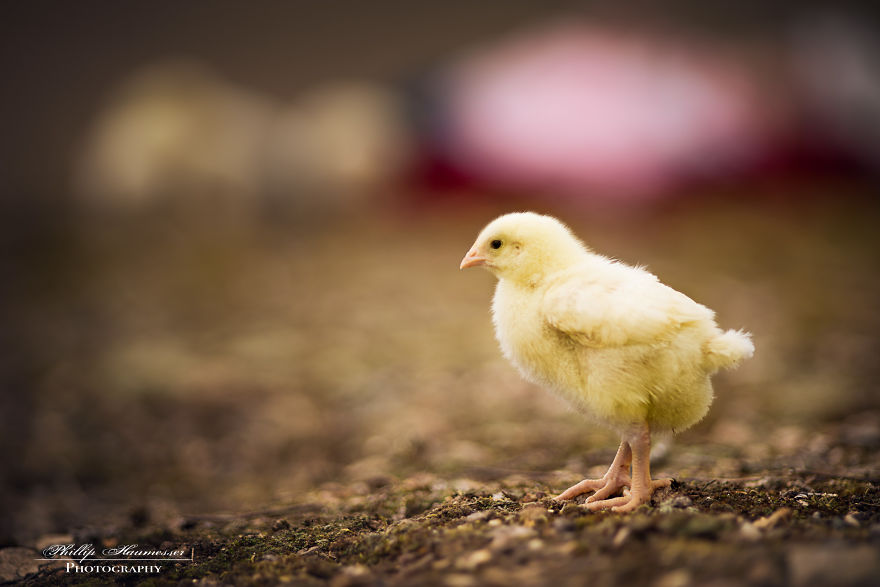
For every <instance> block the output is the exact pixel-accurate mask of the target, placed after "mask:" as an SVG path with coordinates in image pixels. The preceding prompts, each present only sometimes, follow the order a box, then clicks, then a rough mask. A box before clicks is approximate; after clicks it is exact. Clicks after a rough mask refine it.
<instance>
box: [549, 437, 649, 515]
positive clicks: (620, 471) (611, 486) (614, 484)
mask: <svg viewBox="0 0 880 587" xmlns="http://www.w3.org/2000/svg"><path fill="white" fill-rule="evenodd" d="M631 460H632V450H631V449H630V446H629V443H628V442H627V441H626V440H623V441H621V443H620V448H618V449H617V455H615V457H614V462H613V463H611V467H609V468H608V472H607V473H605V475H604V476H603V477H602V478H601V479H584V480H583V481H581V482H580V483H577V484H575V485H572V486H571V487H569V488H568V489H566V490H565V491H563V492H562V493H560V494H559V495H557V496H556V500H564V499H574V498H575V497H577V496H579V495H583V494H584V493H587V492H588V491H595V492H596V493H594V494H593V495H591V496H590V497H589V498H587V503H590V502H592V501H596V500H600V499H605V498H606V497H608V496H611V495H614V494H615V493H617V492H619V491H620V490H621V489H623V488H624V487H628V486H629V485H630V477H629V465H630V461H631Z"/></svg>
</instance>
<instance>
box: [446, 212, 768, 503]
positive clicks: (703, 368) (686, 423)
mask: <svg viewBox="0 0 880 587" xmlns="http://www.w3.org/2000/svg"><path fill="white" fill-rule="evenodd" d="M476 266H482V267H485V268H486V269H488V270H489V271H491V272H492V273H493V274H495V276H496V277H498V285H497V287H496V289H495V297H494V299H493V301H492V317H493V322H494V324H495V336H496V337H497V339H498V342H499V343H500V345H501V350H502V352H503V353H504V356H505V357H506V358H507V359H508V360H509V361H510V362H511V363H513V364H514V365H515V366H516V367H517V368H518V369H519V371H520V372H521V373H522V375H523V377H525V378H526V379H528V380H529V381H532V382H533V383H537V384H539V385H542V386H545V387H548V388H550V389H552V390H553V391H555V392H556V393H558V394H560V395H561V396H563V397H564V398H566V399H567V400H568V401H570V402H571V403H572V404H574V405H575V406H576V407H577V408H578V409H579V410H580V411H582V412H584V413H585V414H587V415H589V416H591V417H593V418H594V419H596V420H597V421H599V422H601V423H603V424H605V425H608V426H610V427H612V428H613V429H616V430H618V431H619V432H620V433H621V437H622V438H621V443H620V448H619V449H618V451H617V456H616V457H615V458H614V462H613V463H612V464H611V467H610V468H609V469H608V472H607V473H606V474H605V476H604V477H602V478H601V479H585V480H583V481H581V482H580V483H578V484H576V485H574V486H572V487H570V488H568V489H567V490H565V491H564V492H563V493H562V494H560V495H559V496H557V498H556V499H561V500H565V499H572V498H574V497H576V496H578V495H581V494H583V493H586V492H588V491H594V492H595V493H593V495H591V496H590V497H589V498H588V499H587V507H588V508H589V509H591V510H600V509H605V508H613V510H614V511H617V512H629V511H632V510H634V509H635V508H637V507H639V505H641V504H643V503H645V502H647V501H649V500H650V499H651V495H652V494H653V492H654V490H656V489H658V488H660V487H666V486H668V485H669V484H670V482H671V479H658V480H655V479H651V472H650V462H649V458H650V452H651V431H652V430H668V431H675V432H678V431H680V430H684V429H686V428H688V427H690V426H692V425H693V424H695V423H697V422H698V421H699V420H700V419H701V418H702V417H703V416H704V415H705V414H706V412H707V411H708V409H709V405H710V404H711V403H712V395H713V394H712V383H711V381H710V377H711V376H712V374H714V373H715V372H716V371H718V370H719V369H721V368H725V367H732V366H735V365H737V364H738V363H739V362H740V361H741V360H742V359H745V358H748V357H751V356H752V354H753V353H754V350H755V347H754V345H753V344H752V341H751V337H750V335H749V334H748V333H746V332H742V331H736V330H728V331H726V332H724V331H722V330H721V329H719V328H718V326H717V325H716V324H715V318H714V312H712V310H710V309H708V308H707V307H705V306H703V305H700V304H698V303H697V302H695V301H693V300H692V299H690V298H689V297H687V296H686V295H684V294H682V293H679V292H678V291H675V290H674V289H672V288H670V287H667V286H666V285H663V284H662V283H660V281H659V280H658V279H657V278H656V277H655V276H654V275H652V274H651V273H649V272H647V271H645V270H644V269H641V268H638V267H631V266H628V265H625V264H623V263H620V262H617V261H613V260H611V259H608V258H607V257H603V256H601V255H598V254H596V253H593V252H592V251H590V250H589V249H588V248H587V247H586V246H585V245H584V244H583V243H582V242H581V241H580V240H579V239H578V238H577V237H575V236H574V234H572V233H571V231H570V230H569V229H568V228H567V227H566V226H565V225H564V224H562V223H561V222H559V221H558V220H556V219H555V218H552V217H550V216H541V215H539V214H534V213H531V212H523V213H514V214H506V215H504V216H501V217H499V218H497V219H495V220H493V221H492V222H491V223H489V225H488V226H486V228H484V229H483V231H482V232H481V233H480V235H479V236H478V237H477V240H476V242H475V243H474V245H473V247H471V249H470V250H469V251H468V252H467V254H466V255H465V257H464V259H463V260H462V262H461V269H465V268H467V267H476ZM630 465H631V466H632V474H630ZM621 492H622V495H620V496H617V497H614V496H616V495H617V494H619V493H621Z"/></svg>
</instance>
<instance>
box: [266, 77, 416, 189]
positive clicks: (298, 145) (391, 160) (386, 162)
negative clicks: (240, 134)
mask: <svg viewBox="0 0 880 587" xmlns="http://www.w3.org/2000/svg"><path fill="white" fill-rule="evenodd" d="M409 133H410V131H409V129H408V128H407V125H406V122H405V120H404V117H403V105H402V104H401V103H400V100H399V98H398V97H397V96H396V95H395V94H394V93H393V92H391V91H390V90H388V89H386V88H384V87H382V86H380V85H378V84H371V83H367V82H346V83H336V84H328V85H325V86H319V87H316V88H314V89H312V90H309V91H306V92H305V93H303V94H301V95H300V96H299V97H298V98H297V100H296V101H295V102H294V103H292V104H290V105H288V106H286V107H284V108H283V109H282V110H281V111H280V113H279V114H278V117H277V119H276V121H275V123H274V124H273V126H272V135H271V139H270V142H269V145H270V147H269V159H268V164H269V169H268V176H267V177H268V181H269V182H270V189H271V190H272V191H273V193H278V192H282V193H283V192H287V191H290V190H297V189H302V188H308V189H310V190H318V191H321V192H324V193H326V194H328V195H330V194H335V195H340V194H342V195H345V196H351V195H352V194H354V193H356V194H363V193H365V192H369V191H370V190H371V189H373V188H376V187H377V186H381V185H383V184H386V183H388V182H389V181H391V180H392V179H393V178H394V177H396V176H397V175H398V174H399V172H400V171H401V169H403V168H404V167H405V166H406V165H407V164H408V159H409V156H410V151H411V140H410V137H409Z"/></svg>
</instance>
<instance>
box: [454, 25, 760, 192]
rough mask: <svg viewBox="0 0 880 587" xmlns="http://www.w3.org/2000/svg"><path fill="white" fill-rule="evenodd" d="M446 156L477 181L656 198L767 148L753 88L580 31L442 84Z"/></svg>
mask: <svg viewBox="0 0 880 587" xmlns="http://www.w3.org/2000/svg"><path fill="white" fill-rule="evenodd" d="M443 103H444V104H445V110H446V112H445V116H444V121H445V125H446V126H445V128H444V129H443V130H442V134H443V150H444V151H445V152H444V157H446V158H447V160H448V161H449V162H451V165H452V166H453V167H454V168H456V169H458V170H459V173H463V174H465V175H467V176H470V177H472V178H474V179H475V180H476V181H478V182H481V183H487V184H489V185H494V186H497V187H501V188H505V189H546V190H548V191H552V192H555V193H563V194H565V193H568V194H572V193H574V194H577V195H578V196H589V197H602V196H605V197H614V198H626V199H640V198H648V197H655V196H657V195H661V194H663V193H666V192H668V191H669V190H670V189H672V188H674V187H678V186H679V185H681V184H682V183H683V182H686V181H689V180H694V179H706V178H712V177H717V176H729V175H731V174H737V173H739V172H742V171H743V170H746V169H748V168H749V167H750V166H752V165H754V164H755V162H756V161H757V160H759V159H760V158H761V157H762V154H763V153H764V152H765V151H766V150H767V149H768V148H769V143H770V142H771V141H772V139H771V136H772V134H773V133H772V131H771V127H772V123H771V121H770V120H769V119H768V117H767V116H766V115H765V112H766V110H767V109H766V108H763V105H762V103H761V99H760V89H759V83H758V81H757V80H756V79H754V76H752V75H750V72H749V71H748V70H746V69H745V68H744V67H741V66H740V65H739V64H738V63H736V62H735V61H732V60H728V59H725V58H722V57H721V56H716V55H712V54H711V52H709V51H700V50H699V49H698V48H695V47H688V46H682V45H678V44H676V43H673V42H671V41H666V40H663V39H659V38H650V37H631V36H626V35H622V34H616V33H613V32H609V31H605V30H600V29H595V28H592V27H589V26H584V25H579V24H577V23H564V24H562V25H557V26H553V27H550V28H546V29H543V30H540V31H537V32H535V33H531V34H527V35H525V36H521V37H518V38H515V39H513V40H511V41H508V42H505V43H502V44H501V45H498V46H496V47H492V48H489V49H487V50H484V51H482V52H478V53H476V54H474V55H472V56H470V57H469V58H466V59H464V60H463V61H461V62H459V63H458V64H456V65H455V66H453V67H452V68H451V69H449V70H448V71H447V74H446V76H445V77H444V96H443Z"/></svg>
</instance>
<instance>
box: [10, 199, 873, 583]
mask: <svg viewBox="0 0 880 587" xmlns="http://www.w3.org/2000/svg"><path fill="white" fill-rule="evenodd" d="M823 190H824V191H823ZM823 190H813V191H810V192H809V193H798V194H795V195H791V194H789V195H788V196H785V197H779V196H775V195H774V196H773V197H770V196H769V195H767V194H752V195H751V196H750V197H749V198H735V197H731V196H730V195H729V194H727V195H719V196H713V197H704V198H694V199H690V200H682V201H679V202H678V203H676V204H674V205H669V206H665V207H663V206H661V207H658V208H657V209H655V210H653V211H652V212H651V213H650V214H646V213H641V212H636V213H634V212H628V213H613V214H609V213H607V211H605V212H602V211H591V212H584V211H578V210H576V209H571V208H565V207H557V208H554V209H553V211H554V212H556V213H557V214H558V215H559V216H561V217H563V218H564V219H565V220H567V221H568V222H569V223H570V224H571V225H572V227H573V228H574V229H575V231H576V232H578V233H579V234H580V235H582V236H583V237H584V238H585V239H586V240H587V242H588V243H589V244H590V245H591V246H593V247H594V248H595V249H597V250H599V251H600V252H603V253H606V254H609V255H612V256H615V257H618V258H620V259H622V260H624V261H627V262H631V263H642V264H646V265H648V267H649V269H651V270H652V271H654V272H655V273H657V274H658V275H659V276H660V278H661V279H662V280H663V281H664V282H666V283H668V284H669V285H672V286H673V287H676V288H677V289H680V290H682V291H685V292H686V293H687V294H688V295H691V296H692V297H694V298H695V299H697V300H698V301H701V302H703V303H705V304H706V305H708V306H709V307H712V308H713V309H714V310H716V311H717V313H718V317H719V322H720V324H721V325H722V326H724V327H731V328H739V327H743V328H746V329H748V330H750V331H752V332H753V333H754V336H755V342H756V347H757V351H756V355H755V358H754V359H753V360H751V361H749V362H747V363H746V364H744V365H743V366H742V368H740V369H739V370H737V371H734V372H730V373H724V374H721V375H719V376H718V377H717V378H716V380H715V385H716V394H717V397H716V401H715V403H714V405H713V407H712V410H711V411H710V414H709V415H708V416H707V418H706V419H705V420H704V421H703V422H701V423H700V424H698V425H697V426H696V427H694V428H693V429H691V430H689V431H686V432H684V433H683V434H681V435H679V436H677V437H676V438H675V439H670V438H658V439H656V441H655V451H654V456H655V461H654V464H653V470H654V472H655V473H656V474H658V475H668V476H672V477H674V478H675V479H676V483H675V484H674V485H673V486H672V487H671V488H669V489H667V490H663V491H661V492H658V493H657V494H656V495H655V498H654V500H653V503H652V504H650V505H646V506H643V507H642V508H640V509H639V510H638V511H637V512H635V513H634V514H631V515H618V514H613V513H589V512H587V511H585V510H583V509H582V508H581V507H580V506H579V505H578V504H577V503H567V504H561V503H557V502H554V501H552V500H551V499H550V497H549V496H552V495H554V494H556V493H558V492H559V491H561V490H562V489H564V488H565V487H567V486H569V485H571V484H572V483H574V482H576V481H578V480H580V479H581V478H582V477H583V476H585V475H586V476H599V475H601V474H602V472H603V470H604V468H605V467H607V465H608V464H609V463H610V461H611V459H612V457H613V455H614V450H615V448H616V445H617V443H616V439H615V438H614V436H613V435H611V434H610V433H609V432H608V431H605V430H602V429H601V428H597V427H596V426H595V425H594V424H591V423H590V422H589V421H587V420H585V419H584V418H583V417H581V416H580V415H579V414H576V413H573V412H572V411H570V410H569V409H568V408H567V406H565V405H564V404H563V403H562V402H561V401H559V400H557V399H556V398H555V397H553V396H552V395H550V394H549V393H547V392H546V391H544V390H541V389H539V388H536V387H534V386H531V385H528V384H526V383H524V382H523V381H522V380H521V379H520V378H519V376H518V375H517V374H516V372H515V371H514V370H513V368H512V367H510V366H509V365H507V364H506V363H505V362H504V360H503V359H502V358H501V357H500V353H499V352H498V349H497V346H496V344H495V342H494V341H493V338H492V332H491V320H490V317H489V314H488V307H489V300H490V297H491V287H492V280H491V277H490V276H489V275H486V274H483V273H481V272H465V273H460V272H459V271H458V269H457V267H458V262H459V261H460V259H461V256H462V255H463V254H464V252H465V251H466V250H467V248H468V247H469V246H470V244H471V242H472V240H473V238H474V236H475V235H476V233H477V232H478V230H479V229H480V228H481V227H482V225H483V224H485V222H486V221H487V220H489V219H490V218H491V217H492V216H493V215H494V214H495V213H497V212H500V211H503V210H505V209H507V208H508V206H507V205H494V204H483V205H482V207H480V206H471V205H466V202H465V201H464V200H459V201H456V202H453V204H442V205H441V204H436V203H422V204H421V205H419V206H409V207H405V208H403V209H399V210H397V211H395V212H393V213H388V214H384V215H376V216H369V217H366V218H365V217H349V218H336V219H333V220H327V221H326V222H325V223H316V222H306V223H303V222H298V221H297V220H296V219H293V220H291V219H277V218H276V219H273V220H272V221H267V220H266V219H260V218H257V217H254V218H252V219H251V220H250V221H248V222H242V221H241V220H240V218H241V215H240V214H239V213H238V212H236V213H234V214H229V215H228V216H223V214H222V213H218V215H217V218H216V219H214V220H212V221H210V222H206V221H205V220H204V219H203V218H202V219H200V220H199V222H195V223H193V222H192V218H191V217H190V216H188V214H190V213H189V212H183V213H180V214H177V213H175V214H166V213H162V214H157V215H156V217H154V218H152V219H147V220H144V219H139V220H138V221H136V222H134V221H132V220H131V219H130V218H125V217H122V218H114V219H113V221H112V222H108V221H107V219H106V218H104V219H100V221H94V220H93V221H88V220H85V221H78V224H77V225H76V227H75V229H70V230H69V231H68V232H67V233H66V236H64V235H62V236H59V237H57V238H58V242H54V243H48V244H45V246H44V247H42V248H34V249H32V250H30V252H29V253H28V254H29V255H31V256H32V259H31V261H33V263H32V264H31V266H32V267H39V268H42V269H41V270H40V271H32V272H26V271H22V272H20V273H19V274H18V275H19V277H20V278H21V283H20V284H19V285H20V287H19V288H18V289H17V290H16V292H15V294H16V297H15V299H14V300H13V302H12V303H11V305H10V307H12V308H14V309H15V312H13V313H11V316H12V319H11V321H9V322H7V333H6V334H7V335H9V334H10V333H11V334H12V337H11V338H14V339H15V345H14V346H11V347H10V351H9V352H8V353H7V354H6V366H7V367H9V366H11V367H12V370H11V379H10V381H11V382H12V383H13V384H14V385H13V386H10V389H19V390H22V391H21V393H16V394H14V395H7V396H4V397H3V401H4V404H3V408H4V409H3V416H2V417H3V418H4V420H3V423H4V432H3V434H4V437H3V438H2V439H3V440H4V442H6V443H8V444H10V446H11V447H12V449H13V451H12V452H11V453H9V454H15V455H17V457H18V458H17V459H16V460H14V461H11V462H9V463H8V464H7V466H6V470H5V471H4V475H5V478H6V482H5V483H4V486H5V487H6V488H8V491H5V492H4V495H3V496H2V499H3V510H4V512H8V515H4V519H3V520H2V524H3V525H2V526H0V530H2V532H0V542H2V546H3V548H2V550H0V578H2V579H3V580H14V581H20V582H23V583H24V584H32V585H38V584H39V585H42V584H47V583H48V584H71V583H72V584H77V583H88V582H97V583H101V582H103V581H106V580H107V577H108V575H106V574H100V573H97V574H95V573H92V574H86V573H79V574H77V573H68V572H66V569H65V568H64V567H62V568H57V567H55V566H53V564H52V563H49V564H48V565H47V566H42V567H41V566H40V565H41V564H44V563H43V562H41V561H35V560H34V559H35V558H37V557H38V553H39V551H40V549H41V548H43V547H45V546H46V545H49V544H56V543H74V544H94V545H95V546H96V547H98V548H112V547H115V546H119V545H127V544H138V545H140V546H142V547H149V548H151V549H158V550H185V551H186V552H187V553H190V554H191V561H186V562H178V563H176V564H174V565H168V566H165V567H163V569H162V570H161V571H160V572H158V573H153V574H149V573H147V574H143V573H141V574H133V575H128V576H120V575H114V576H113V580H116V581H119V582H124V583H131V584H135V583H140V582H145V583H146V584H150V583H152V584H183V583H187V584H191V583H192V582H193V581H195V582H197V583H205V584H254V583H256V584H260V583H262V584H267V585H271V584H276V583H278V582H293V583H294V584H305V585H312V584H315V585H317V584H330V585H336V586H340V585H374V584H375V585H378V584H387V585H413V584H428V585H434V584H437V585H450V586H453V587H454V586H459V585H460V586H467V585H482V584H489V585H493V584H498V585H501V584H504V585H519V584H522V585H545V584H562V585H567V584H572V585H581V584H591V585H592V584H596V585H606V584H607V585H617V584H624V583H629V584H634V585H641V584H649V585H660V586H675V585H689V584H712V585H789V584H791V585H873V584H877V582H878V581H880V562H878V561H880V556H878V554H880V473H878V472H880V451H878V448H880V403H878V399H877V398H878V393H877V391H878V390H877V383H876V382H877V376H878V374H880V373H878V371H880V370H878V364H877V361H876V356H877V351H878V347H880V344H878V340H880V336H878V333H880V315H878V314H877V312H876V310H875V306H876V300H877V299H878V297H880V277H878V276H877V274H876V269H875V268H876V267H877V266H880V234H878V233H877V231H876V225H877V221H878V220H880V206H878V205H877V203H876V200H875V199H874V198H872V197H865V196H864V195H862V196H859V195H857V194H856V195H854V194H851V193H848V192H847V191H846V190H845V189H843V188H836V187H833V186H832V187H825V188H823ZM768 193H772V194H776V190H770V191H769V192H768ZM517 207H523V206H520V205H517ZM233 219H235V220H234V221H233Z"/></svg>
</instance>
